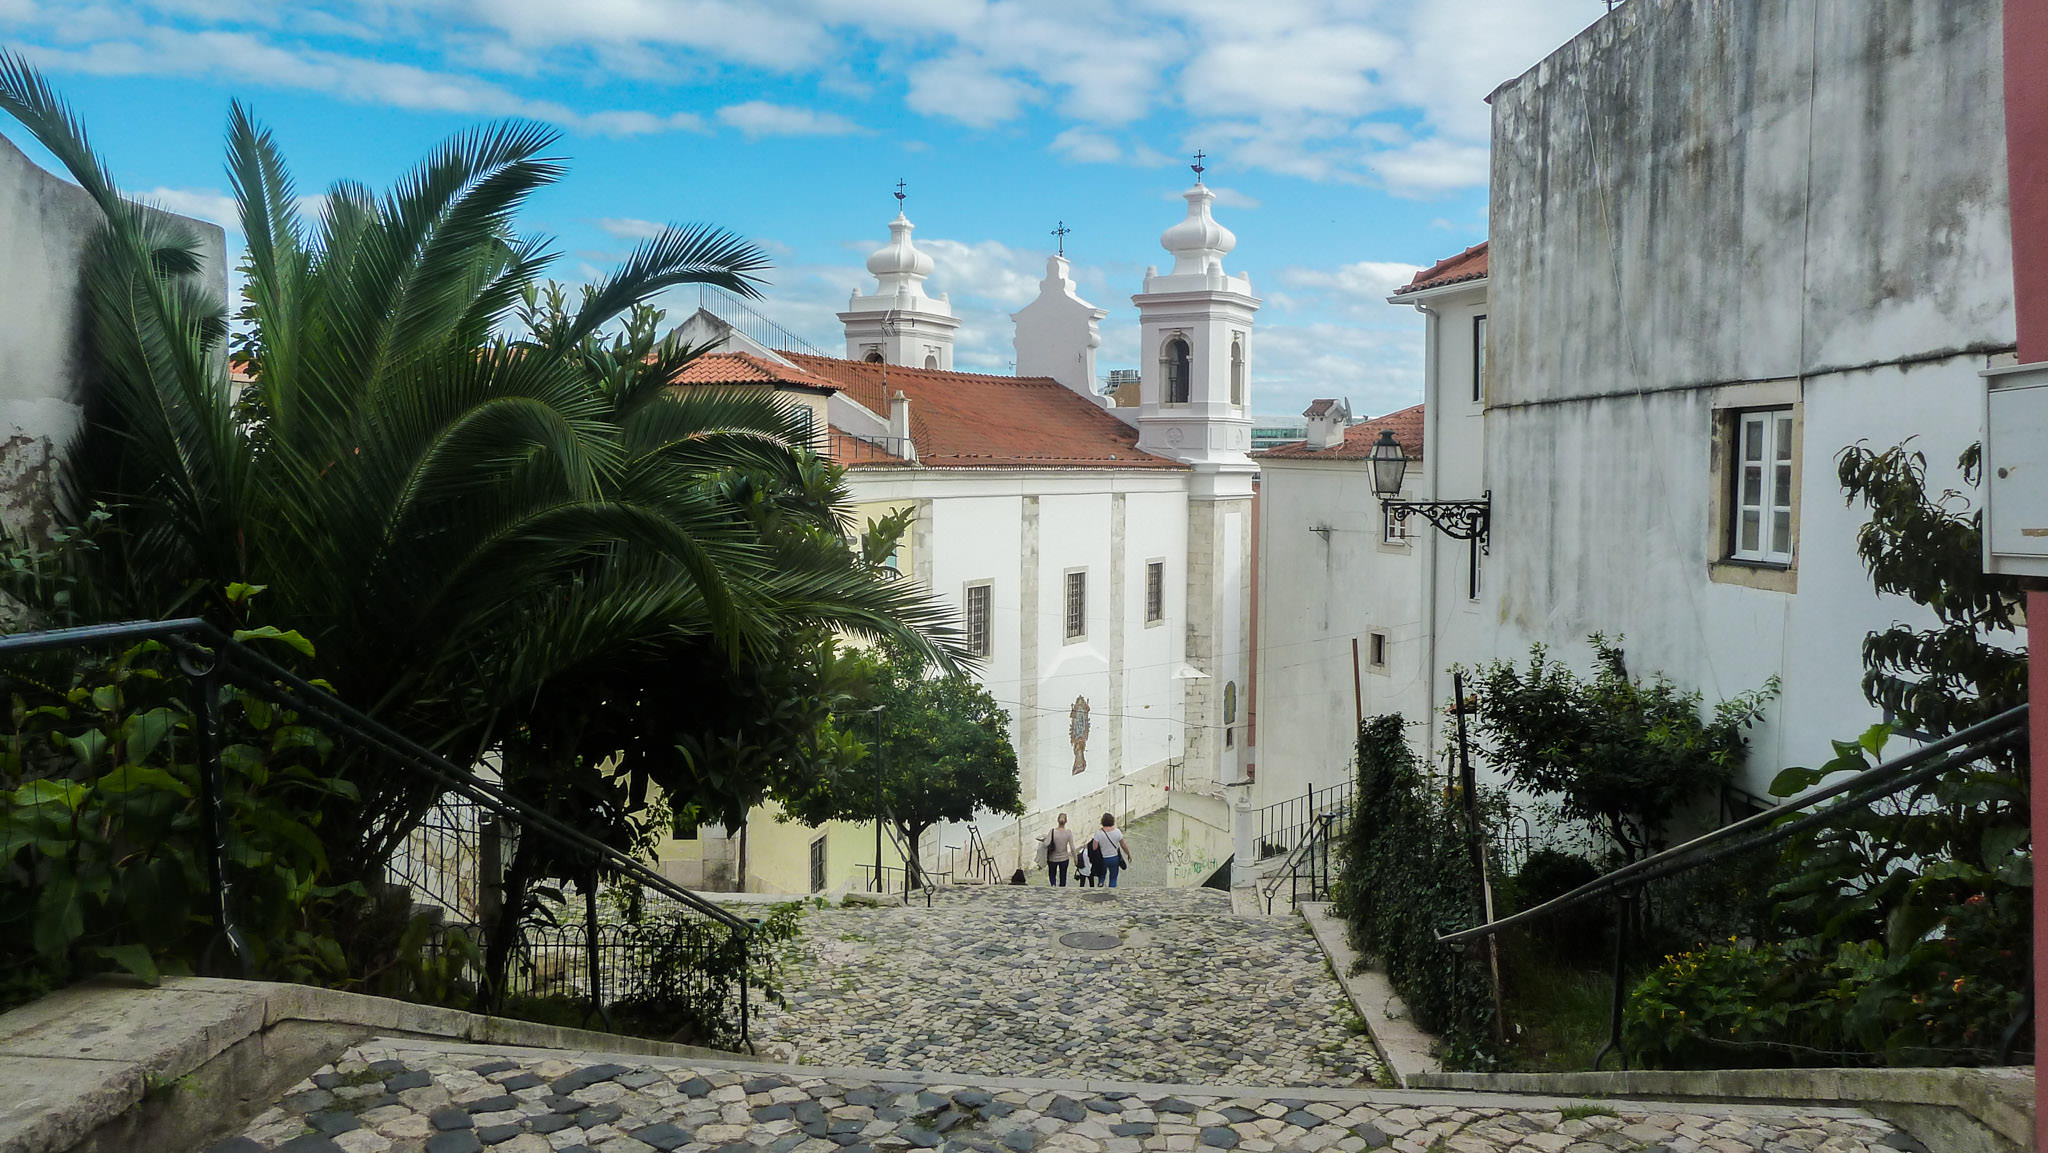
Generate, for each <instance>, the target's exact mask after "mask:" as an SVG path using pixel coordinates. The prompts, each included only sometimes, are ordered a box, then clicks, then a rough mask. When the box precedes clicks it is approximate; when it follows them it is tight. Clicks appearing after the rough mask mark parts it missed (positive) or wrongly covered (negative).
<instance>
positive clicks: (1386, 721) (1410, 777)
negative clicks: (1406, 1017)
mask: <svg viewBox="0 0 2048 1153" xmlns="http://www.w3.org/2000/svg"><path fill="white" fill-rule="evenodd" d="M1403 728H1404V726H1403V722H1402V720H1401V717H1400V716H1399V715H1398V714H1395V715H1388V716H1381V717H1374V718H1372V719H1370V720H1368V721H1366V722H1365V723H1364V724H1363V725H1361V726H1359V730H1358V793H1357V799H1356V801H1355V805H1356V808H1355V810H1354V811H1355V812H1356V813H1357V814H1358V819H1356V820H1353V821H1352V822H1351V825H1350V828H1349V830H1348V831H1347V832H1346V833H1345V836H1344V847H1343V871H1342V879H1341V884H1340V886H1339V889H1338V891H1337V893H1336V898H1337V906H1338V910H1339V912H1340V914H1341V915H1342V916H1343V917H1344V919H1345V922H1346V923H1347V925H1348V926H1349V930H1350V935H1351V939H1352V942H1353V944H1355V945H1356V946H1357V947H1358V950H1359V951H1360V952H1361V953H1363V954H1364V955H1365V956H1367V957H1369V958H1372V959H1374V960H1376V961H1378V962H1379V963H1380V964H1381V966H1382V967H1384V968H1385V970H1386V973H1387V979H1388V980H1389V981H1390V982H1391V983H1392V984H1393V986H1394V990H1395V992H1397V993H1399V994H1400V995H1401V999H1402V1001H1404V1002H1405V1003H1406V1004H1407V1005H1408V1009H1409V1011H1410V1012H1412V1013H1413V1014H1414V1015H1415V1023H1416V1024H1417V1025H1419V1026H1421V1027H1422V1028H1423V1029H1426V1030H1428V1031H1429V1032H1432V1033H1435V1034H1436V1035H1437V1036H1438V1037H1439V1038H1441V1040H1442V1045H1443V1048H1444V1054H1443V1055H1444V1058H1445V1059H1446V1061H1447V1062H1450V1063H1454V1064H1463V1065H1475V1064H1476V1065H1484V1064H1489V1063H1490V1062H1491V1061H1492V1059H1493V1058H1494V1056H1495V1055H1496V1054H1497V1047H1496V1045H1495V1043H1494V1039H1493V1032H1494V1011H1493V993H1492V988H1491V985H1490V984H1489V980H1488V977H1487V975H1486V970H1485V966H1484V964H1483V963H1482V962H1481V961H1480V960H1479V958H1480V957H1481V956H1483V953H1480V952H1477V951H1475V952H1473V953H1472V954H1470V955H1469V956H1467V955H1462V954H1459V953H1454V952H1452V951H1451V950H1449V949H1447V948H1445V947H1444V946H1443V945H1441V944H1439V943H1438V942H1437V934H1438V933H1441V932H1451V931H1454V930H1457V929H1463V928H1468V927H1470V926H1472V925H1475V924H1477V923H1479V922H1480V921H1481V920H1482V919H1484V912H1483V910H1482V908H1481V903H1480V896H1479V869H1478V866H1477V864H1476V863H1475V862H1474V860H1473V858H1472V853H1471V848H1470V844H1471V842H1470V841H1469V840H1468V839H1467V836H1466V832H1465V828H1464V823H1463V820H1462V818H1461V816H1460V814H1459V812H1458V808H1457V805H1456V804H1455V803H1454V800H1455V797H1454V796H1446V795H1445V794H1442V793H1438V792H1436V791H1434V790H1433V789H1432V788H1431V786H1430V784H1429V782H1428V780H1427V779H1426V778H1425V777H1424V776H1423V775H1422V773H1421V772H1420V771H1418V769H1417V766H1416V761H1415V754H1414V752H1413V751H1412V750H1410V749H1409V747H1408V742H1407V738H1406V736H1405V735H1404V731H1403Z"/></svg>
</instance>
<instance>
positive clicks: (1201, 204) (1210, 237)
mask: <svg viewBox="0 0 2048 1153" xmlns="http://www.w3.org/2000/svg"><path fill="white" fill-rule="evenodd" d="M1183 195H1185V196H1186V198H1187V202H1188V216H1187V219H1186V220H1183V221H1181V222H1180V223H1179V224H1176V225H1174V226H1173V227H1172V228H1169V229H1167V230H1166V231H1165V232H1164V233H1161V234H1160V237H1159V243H1160V244H1161V245H1162V246H1163V247H1164V248H1165V249H1166V251H1168V252H1171V253H1173V274H1174V275H1175V276H1182V275H1186V274H1189V273H1204V272H1207V271H1208V270H1209V267H1210V266H1211V265H1215V266H1216V267H1218V268H1221V267H1222V264H1223V257H1224V256H1225V255H1226V254H1228V253H1229V252H1230V250H1231V249H1233V248H1236V247H1237V235H1236V234H1235V233H1233V232H1231V231H1230V230H1229V229H1228V228H1225V227H1223V226H1222V225H1221V224H1218V223H1216V219H1215V218H1214V217H1212V216H1210V215H1209V205H1211V204H1212V203H1214V202H1215V200H1216V194H1215V193H1214V192H1211V191H1209V189H1208V187H1207V186H1205V185H1201V184H1197V185H1195V186H1194V187H1193V188H1190V189H1188V190H1187V192H1186V193H1184V194H1183ZM870 267H872V264H871V265H870Z"/></svg>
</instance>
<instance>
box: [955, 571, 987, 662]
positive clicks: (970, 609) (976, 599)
mask: <svg viewBox="0 0 2048 1153" xmlns="http://www.w3.org/2000/svg"><path fill="white" fill-rule="evenodd" d="M991 595H992V586H990V585H989V583H988V582H987V581H983V582H982V583H980V584H971V585H968V586H967V596H966V598H965V599H966V602H967V603H966V604H965V605H963V606H962V608H963V610H964V611H963V612H962V613H961V615H962V616H963V617H965V618H966V620H965V624H966V626H967V651H968V653H970V654H971V655H973V656H977V657H985V656H987V655H989V653H990V652H991V651H992V646H991V644H990V635H989V600H990V597H991Z"/></svg>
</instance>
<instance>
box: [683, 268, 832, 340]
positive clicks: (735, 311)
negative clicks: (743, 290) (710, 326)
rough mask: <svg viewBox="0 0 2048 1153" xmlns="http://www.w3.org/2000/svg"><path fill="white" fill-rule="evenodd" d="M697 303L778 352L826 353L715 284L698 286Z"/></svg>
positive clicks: (745, 334) (751, 338)
mask: <svg viewBox="0 0 2048 1153" xmlns="http://www.w3.org/2000/svg"><path fill="white" fill-rule="evenodd" d="M697 307H699V308H701V309H703V310H704V311H706V312H709V313H710V314H711V315H713V316H716V317H717V318H719V319H720V320H723V321H725V322H726V323H727V324H730V325H732V326H733V328H734V329H736V330H737V331H739V332H740V333H741V334H742V335H744V336H746V337H747V338H748V339H750V340H753V341H755V342H756V343H759V344H761V345H764V346H766V347H768V348H772V349H775V350H776V351H777V352H801V353H807V354H809V355H811V356H826V355H829V354H828V353H826V352H825V351H824V350H823V349H821V348H819V347H818V346H817V345H815V344H812V343H811V342H810V341H807V340H805V339H804V338H803V337H801V336H798V335H797V334H796V333H794V332H791V331H790V330H788V329H787V328H784V327H782V326H781V325H780V324H777V323H775V322H774V321H772V320H770V319H768V318H767V317H766V316H763V315H761V313H760V312H759V311H757V310H756V309H755V308H754V307H753V306H752V305H749V304H748V303H746V302H745V301H743V300H741V299H740V298H739V297H737V296H734V295H733V294H732V293H730V292H727V291H726V290H724V289H723V288H719V287H717V286H716V285H710V284H700V285H698V286H697Z"/></svg>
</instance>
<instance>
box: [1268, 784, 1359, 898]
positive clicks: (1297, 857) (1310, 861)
mask: <svg viewBox="0 0 2048 1153" xmlns="http://www.w3.org/2000/svg"><path fill="white" fill-rule="evenodd" d="M1351 821H1352V810H1351V806H1350V805H1348V804H1347V805H1344V806H1342V807H1340V808H1337V809H1334V810H1330V811H1325V812H1321V813H1317V814H1316V815H1315V816H1314V817H1313V818H1312V819H1311V820H1310V822H1309V830H1308V834H1307V835H1306V836H1304V837H1302V838H1300V839H1299V840H1297V841H1295V843H1294V848H1292V849H1290V850H1289V851H1288V853H1287V859H1286V860H1284V861H1282V862H1280V867H1279V868H1277V869H1275V870H1273V872H1272V873H1270V874H1268V875H1267V877H1266V882H1265V884H1264V886H1262V888H1261V892H1262V894H1263V896H1264V898H1265V903H1266V912H1268V913H1271V912H1272V911H1273V898H1274V897H1276V896H1278V895H1279V893H1280V886H1281V885H1283V884H1284V885H1286V886H1287V907H1288V908H1289V909H1290V910H1291V909H1294V908H1297V907H1299V906H1300V904H1301V903H1302V902H1303V901H1326V900H1329V898H1330V886H1331V884H1332V882H1334V881H1335V880H1336V876H1337V866H1336V865H1335V863H1334V862H1333V860H1332V855H1331V846H1332V845H1333V844H1335V842H1336V840H1337V838H1338V837H1341V836H1343V835H1344V831H1345V830H1346V829H1348V828H1350V826H1351Z"/></svg>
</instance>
